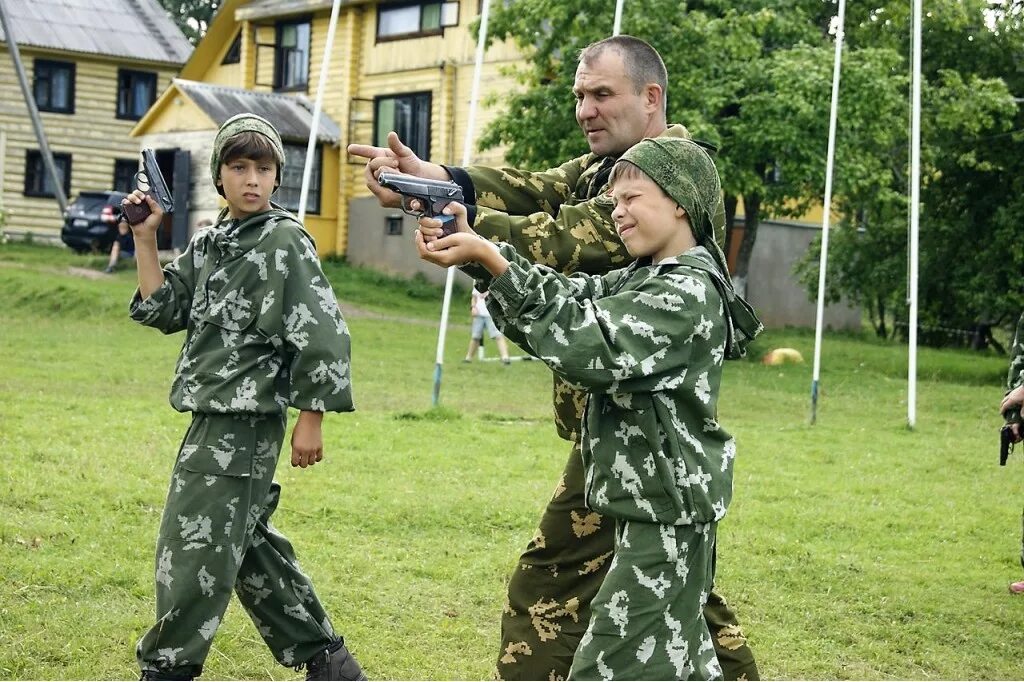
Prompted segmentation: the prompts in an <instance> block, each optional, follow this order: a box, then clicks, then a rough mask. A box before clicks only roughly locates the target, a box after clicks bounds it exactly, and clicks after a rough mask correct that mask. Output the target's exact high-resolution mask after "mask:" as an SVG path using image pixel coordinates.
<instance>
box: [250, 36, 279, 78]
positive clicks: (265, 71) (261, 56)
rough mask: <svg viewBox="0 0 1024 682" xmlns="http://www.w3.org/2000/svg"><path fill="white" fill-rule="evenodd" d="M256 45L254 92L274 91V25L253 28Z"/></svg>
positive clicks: (254, 46) (254, 47)
mask: <svg viewBox="0 0 1024 682" xmlns="http://www.w3.org/2000/svg"><path fill="white" fill-rule="evenodd" d="M253 28H254V35H255V40H256V44H254V45H253V49H254V52H255V54H254V58H255V61H254V78H255V80H254V82H253V85H252V88H251V89H252V90H257V91H260V92H268V91H271V90H273V83H274V48H273V47H272V46H273V44H274V40H275V37H276V31H275V29H274V25H273V24H260V25H256V26H254V27H253Z"/></svg>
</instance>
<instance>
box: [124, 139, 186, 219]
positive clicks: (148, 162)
mask: <svg viewBox="0 0 1024 682" xmlns="http://www.w3.org/2000/svg"><path fill="white" fill-rule="evenodd" d="M135 186H136V187H137V188H138V189H141V190H142V191H143V192H145V193H146V194H148V195H149V196H151V197H153V199H154V200H156V202H157V203H158V204H160V208H162V209H163V210H164V213H173V212H174V197H173V196H171V192H170V190H169V189H167V182H166V181H165V180H164V175H163V173H161V172H160V166H158V165H157V163H156V154H155V153H154V152H153V150H152V149H143V150H142V170H140V171H139V172H138V173H136V174H135ZM150 213H152V211H150V210H149V204H147V203H145V202H143V203H141V204H133V203H132V202H128V203H126V204H121V219H123V220H125V221H126V222H127V223H128V224H129V225H138V224H139V223H141V222H142V221H143V220H145V219H146V218H148V217H149V214H150Z"/></svg>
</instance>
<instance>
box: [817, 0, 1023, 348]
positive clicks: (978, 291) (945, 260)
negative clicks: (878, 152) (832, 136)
mask: <svg viewBox="0 0 1024 682" xmlns="http://www.w3.org/2000/svg"><path fill="white" fill-rule="evenodd" d="M861 9H863V8H861ZM928 10H929V11H928V12H927V14H926V17H925V19H924V21H923V23H922V31H923V39H922V44H923V47H922V111H921V119H922V122H921V128H922V153H921V163H922V170H921V199H922V208H921V219H920V270H919V278H918V285H919V300H920V318H919V319H920V322H921V324H923V325H927V326H942V327H951V328H961V329H963V328H969V327H971V326H972V325H973V324H975V323H977V322H979V321H980V322H993V321H1001V322H1002V323H1003V324H1004V325H1012V324H1013V322H1014V321H1015V320H1016V318H1017V316H1018V315H1019V312H1020V309H1021V306H1022V305H1024V291H1022V289H1021V283H1020V273H1021V272H1022V270H1024V250H1022V249H1021V248H1020V246H1019V244H1020V238H1019V216H1020V215H1021V212H1022V211H1024V200H1022V194H1021V192H1022V190H1024V183H1022V179H1021V178H1022V175H1024V146H1022V143H1024V136H1022V135H1021V134H1020V133H1018V132H1014V131H1017V130H1019V129H1020V128H1021V127H1022V125H1024V116H1022V114H1021V112H1020V111H1019V108H1018V106H1017V104H1016V103H1015V102H1014V98H1013V94H1014V93H1020V92H1021V89H1022V88H1024V78H1022V77H1021V72H1020V69H1019V66H1018V64H1019V59H1020V58H1021V57H1022V56H1024V28H1022V27H1021V26H1020V24H1019V22H1015V21H1013V20H1012V18H1011V19H1010V20H1004V21H1002V22H997V23H996V24H994V26H993V28H992V29H990V28H988V27H987V26H986V23H985V22H986V18H985V17H986V13H987V12H988V3H984V2H980V1H970V2H959V1H954V0H946V1H943V2H938V3H932V4H931V5H929V7H928ZM1012 16H1013V15H1012V14H1011V17H1012ZM908 20H909V17H908V10H907V4H906V3H888V4H886V5H885V6H882V7H876V8H875V9H873V10H872V11H871V12H870V13H868V14H866V15H865V14H863V13H861V14H859V15H858V14H855V15H854V20H853V22H852V23H851V24H850V29H849V31H850V39H851V42H853V43H855V44H857V43H872V44H884V45H889V46H891V47H892V48H893V49H895V50H897V51H898V52H900V53H902V54H906V50H907V36H908V33H909V31H908V28H907V26H908V23H907V22H908ZM901 70H904V71H905V70H906V67H905V66H903V67H901ZM845 78H846V75H845V72H844V79H845ZM844 85H845V80H844ZM853 104H854V105H856V102H855V101H854V102H853ZM842 107H843V108H842V109H841V112H842V113H841V116H842V115H844V114H845V112H846V110H847V107H848V99H846V98H844V99H843V102H842ZM904 131H905V127H901V128H900V131H899V132H900V135H898V136H896V137H894V138H893V140H892V141H891V142H890V143H888V151H887V152H886V153H885V154H884V155H883V156H882V157H879V158H880V159H882V160H884V163H885V164H887V165H888V169H889V170H888V174H889V180H888V182H887V185H886V186H885V187H884V188H883V189H882V190H881V191H877V190H876V189H875V188H873V187H868V188H865V190H866V191H858V192H850V193H847V194H845V195H843V196H840V197H839V198H838V202H837V204H838V207H839V210H840V211H841V213H842V214H843V216H844V219H843V220H842V221H841V225H840V227H841V229H840V230H838V231H837V232H836V233H835V234H834V235H833V238H834V241H832V242H831V243H830V249H829V259H830V262H829V265H828V268H829V270H828V272H829V278H828V287H829V291H828V299H829V300H830V301H835V300H838V299H839V298H840V297H841V296H842V297H846V298H848V299H850V300H852V301H855V302H858V303H861V304H863V305H865V306H866V307H867V309H868V311H869V313H870V315H871V317H872V321H873V322H874V324H875V327H876V331H877V332H878V333H879V334H885V333H886V331H887V328H888V326H887V325H889V324H891V323H892V321H903V322H905V321H906V319H907V308H906V300H905V296H906V291H907V286H908V285H907V258H908V254H907V231H908V222H907V221H908V217H907V216H908V212H909V205H908V202H907V198H906V196H907V194H908V193H909V167H908V163H909V160H908V154H907V146H906V145H907V143H908V142H907V140H908V137H907V135H906V134H905V132H904ZM842 134H844V132H843V130H842V129H841V130H840V135H842ZM870 156H871V155H865V157H869V158H870ZM844 168H845V167H844V166H843V165H842V164H841V163H840V164H837V173H839V174H841V173H844V172H845V171H844ZM881 169H882V167H880V170H881ZM818 253H819V251H818V249H817V248H816V249H814V250H813V251H812V252H811V253H809V254H808V257H807V259H806V260H805V262H804V263H803V264H802V265H801V274H802V276H803V278H804V281H805V282H806V283H807V285H808V290H809V292H814V291H816V288H817V267H818V266H817V257H818ZM887 320H888V322H887Z"/></svg>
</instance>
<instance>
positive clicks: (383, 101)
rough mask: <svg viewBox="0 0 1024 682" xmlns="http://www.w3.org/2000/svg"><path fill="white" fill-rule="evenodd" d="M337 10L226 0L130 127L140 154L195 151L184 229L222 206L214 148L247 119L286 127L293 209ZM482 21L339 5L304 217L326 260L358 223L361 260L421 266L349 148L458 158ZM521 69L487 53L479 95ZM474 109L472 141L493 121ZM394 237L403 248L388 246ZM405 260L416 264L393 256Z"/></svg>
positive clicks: (456, 8)
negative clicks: (375, 146)
mask: <svg viewBox="0 0 1024 682" xmlns="http://www.w3.org/2000/svg"><path fill="white" fill-rule="evenodd" d="M331 6H332V2H331V0H224V2H222V3H221V6H220V9H219V10H218V12H217V14H216V16H215V17H214V18H213V20H212V21H211V23H210V26H209V29H208V31H207V33H206V35H205V36H204V38H203V39H202V40H201V41H200V42H199V44H198V45H197V46H196V49H195V51H194V52H193V54H192V56H191V58H190V59H189V60H188V62H187V63H186V64H185V66H184V67H183V68H182V70H181V73H180V74H179V77H178V78H176V79H174V80H173V81H172V82H171V84H170V87H169V88H168V89H167V90H166V91H164V92H163V94H162V95H161V96H160V97H159V99H158V100H157V102H156V103H155V104H154V106H153V107H152V108H151V109H150V110H149V112H148V113H147V114H146V115H145V116H144V117H143V118H142V119H141V120H140V121H139V122H138V125H137V126H136V127H135V129H134V131H133V134H134V135H135V136H137V137H138V138H139V139H138V144H140V145H141V146H147V147H153V148H155V149H158V150H163V151H165V152H170V151H171V150H174V149H178V150H185V151H188V152H189V154H190V156H191V172H192V181H191V186H192V189H191V193H190V216H191V222H192V224H195V222H197V221H199V220H201V219H203V218H212V217H213V216H214V215H215V214H216V212H217V211H218V210H219V209H220V207H221V205H222V204H221V200H220V198H219V196H218V195H217V194H216V193H215V191H214V189H213V187H212V185H211V183H210V178H209V175H210V173H209V155H210V150H211V147H212V141H213V137H214V134H215V132H216V130H217V128H218V127H219V126H220V125H221V124H222V123H223V122H224V121H225V120H226V119H227V118H229V117H230V116H232V115H234V114H236V113H240V112H242V111H252V112H254V113H258V114H261V115H263V116H265V117H266V118H268V119H270V120H271V121H273V122H274V123H275V125H277V126H278V128H279V129H280V130H281V134H282V138H283V139H284V141H285V144H286V157H287V162H286V173H285V177H284V180H283V183H282V187H281V189H280V190H279V191H278V193H277V194H276V195H275V201H277V202H278V203H280V204H282V205H284V206H285V207H287V208H289V209H291V210H293V211H295V212H297V211H298V209H299V199H300V197H299V193H300V188H301V182H302V170H303V167H304V163H305V158H306V144H307V139H308V137H309V131H310V127H311V125H312V111H313V106H314V102H315V98H316V94H317V87H318V85H319V81H320V70H321V64H322V62H323V55H324V50H325V47H326V42H327V35H328V29H329V24H330V15H331ZM479 11H480V1H479V0H456V1H452V2H439V1H429V2H428V1H411V2H410V1H405V0H403V1H402V2H377V1H367V0H343V2H342V5H341V11H340V14H339V20H338V24H337V28H336V32H335V37H334V46H333V49H332V50H331V55H330V58H329V61H328V64H329V66H328V74H327V79H326V86H325V88H324V92H323V98H322V112H321V116H320V121H319V126H318V129H317V135H316V137H317V144H316V151H315V156H314V159H313V166H312V170H311V178H312V180H311V183H310V190H309V195H308V198H307V203H306V207H305V208H306V210H305V224H306V227H307V229H308V230H309V231H310V232H311V233H312V234H313V236H314V238H315V239H316V242H317V248H318V250H319V252H320V254H321V255H329V254H347V253H349V252H350V246H351V245H352V243H353V240H354V239H356V235H355V234H352V233H353V232H354V231H356V227H353V225H352V223H353V219H352V216H353V214H354V215H355V216H356V218H357V221H358V223H359V225H358V232H359V237H360V238H362V239H364V242H363V247H362V249H361V252H365V253H367V254H371V255H370V256H369V258H370V261H371V262H369V263H367V264H370V265H376V266H378V267H382V268H384V269H388V270H392V271H395V270H399V271H403V272H408V269H407V268H406V267H405V265H396V264H395V262H394V261H393V259H392V258H389V257H388V254H389V252H392V251H393V252H394V254H395V255H397V256H398V257H399V260H406V261H407V262H408V264H409V265H408V268H409V269H411V270H417V269H419V268H420V267H422V266H420V265H419V264H418V263H416V259H415V257H414V254H413V252H412V249H410V248H409V239H408V236H409V231H408V228H409V226H410V224H409V223H408V222H407V221H406V220H405V219H403V218H402V217H401V214H400V213H399V214H396V213H395V212H394V211H386V210H384V209H380V208H379V207H376V205H375V203H374V202H371V200H369V199H366V197H367V196H368V192H367V190H366V188H365V185H364V181H363V169H364V164H363V163H362V162H361V161H359V160H357V159H352V158H349V156H348V154H347V153H346V152H345V147H346V146H347V145H348V144H349V143H352V142H362V143H379V142H381V140H382V139H383V137H384V136H386V134H387V132H388V131H390V130H396V131H398V132H399V134H400V135H401V136H402V138H403V140H405V141H406V142H407V143H408V144H409V145H410V146H412V147H413V148H414V149H415V150H416V151H417V153H419V154H420V155H421V156H422V157H424V158H430V159H431V160H433V161H438V162H441V163H454V164H458V163H460V162H461V161H462V158H461V154H462V147H463V138H464V135H465V129H466V125H467V118H468V114H469V99H470V89H471V86H472V77H473V71H474V60H475V51H476V41H475V38H474V36H473V34H472V32H471V31H470V22H472V21H473V20H474V19H476V18H477V16H478V14H479ZM519 59H520V57H519V55H518V53H516V51H515V50H514V49H513V48H511V47H509V46H506V45H502V44H498V45H494V46H492V47H491V48H489V49H488V51H487V53H486V58H485V65H484V71H483V78H482V83H483V84H484V85H483V86H482V88H481V93H480V94H481V98H483V97H486V96H487V95H488V94H489V93H494V92H497V91H499V90H502V89H507V88H509V87H512V84H511V78H510V77H508V76H505V75H503V73H502V67H503V66H506V65H507V64H508V63H510V62H512V61H516V60H519ZM478 111H479V113H478V115H477V120H476V125H475V126H474V127H475V129H476V134H477V135H479V131H480V130H482V128H483V126H484V125H486V123H487V121H488V119H489V117H490V116H493V112H491V111H489V110H487V109H485V108H483V107H481V108H480V109H479V110H478ZM474 137H476V135H475V136H474ZM500 160H501V155H500V152H495V151H493V150H492V151H490V152H488V153H486V154H480V153H476V152H474V156H473V161H474V162H480V163H495V162H499V161H500ZM360 198H363V199H364V201H363V202H362V203H361V202H359V201H358V200H359V199H360ZM371 203H372V204H373V205H372V206H371ZM369 214H372V219H371V218H368V217H367V215H369ZM371 222H372V224H368V223H371ZM402 232H404V235H405V238H403V239H400V240H399V239H394V237H397V236H399V234H398V233H402ZM365 239H371V240H374V241H373V243H372V244H369V243H366V242H365ZM405 252H408V254H409V256H410V258H408V259H404V258H402V257H401V254H404V253H405Z"/></svg>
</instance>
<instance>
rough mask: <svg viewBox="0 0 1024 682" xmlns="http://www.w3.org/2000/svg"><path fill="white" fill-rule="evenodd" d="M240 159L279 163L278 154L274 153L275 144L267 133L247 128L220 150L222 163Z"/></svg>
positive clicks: (231, 138) (230, 139)
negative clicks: (262, 133)
mask: <svg viewBox="0 0 1024 682" xmlns="http://www.w3.org/2000/svg"><path fill="white" fill-rule="evenodd" d="M238 159H250V160H252V161H273V162H274V164H277V154H275V153H274V145H273V144H272V143H271V141H270V140H269V139H268V138H267V136H266V135H261V134H260V133H256V132H252V131H251V130H246V131H243V132H240V133H238V134H237V135H234V136H232V137H230V138H229V139H228V141H227V142H225V143H224V148H223V149H222V150H221V152H220V162H221V164H225V163H231V162H232V161H237V160H238Z"/></svg>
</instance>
